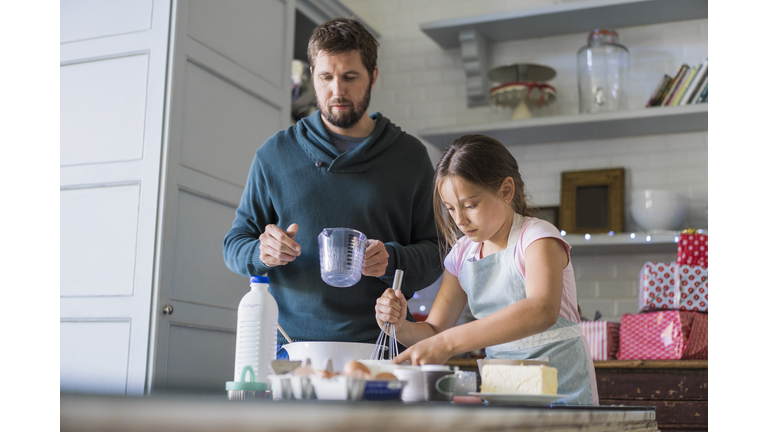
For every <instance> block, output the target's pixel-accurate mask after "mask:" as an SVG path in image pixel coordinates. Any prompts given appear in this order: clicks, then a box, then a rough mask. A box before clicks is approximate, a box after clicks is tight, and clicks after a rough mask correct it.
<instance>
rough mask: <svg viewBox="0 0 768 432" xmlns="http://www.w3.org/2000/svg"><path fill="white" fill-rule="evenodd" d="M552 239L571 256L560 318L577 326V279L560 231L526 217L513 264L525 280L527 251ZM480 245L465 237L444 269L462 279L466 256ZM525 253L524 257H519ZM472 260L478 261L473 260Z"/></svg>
mask: <svg viewBox="0 0 768 432" xmlns="http://www.w3.org/2000/svg"><path fill="white" fill-rule="evenodd" d="M547 237H552V238H555V239H557V240H560V241H561V242H562V244H563V246H564V247H565V252H566V253H567V254H568V265H567V266H566V267H565V269H563V296H562V298H561V300H560V316H561V317H563V318H565V319H567V320H570V321H573V322H575V323H578V322H579V321H580V317H579V311H578V305H577V303H576V278H575V277H574V275H573V265H572V264H571V245H569V244H568V243H566V242H565V240H563V238H562V237H561V236H560V231H558V230H557V228H555V226H554V225H552V224H551V223H549V222H547V221H545V220H542V219H537V218H533V217H527V216H526V217H524V218H523V224H522V226H521V228H520V237H519V238H518V239H517V244H516V245H515V253H514V261H515V262H514V264H515V267H516V268H517V270H518V271H519V272H520V274H521V275H522V276H523V278H525V250H526V249H527V248H528V246H529V245H530V244H531V243H533V242H535V241H536V240H539V239H542V238H547ZM476 245H477V243H475V242H473V241H472V240H470V239H469V238H468V237H462V238H460V239H459V241H458V242H456V244H455V245H454V246H453V248H452V249H451V251H450V252H449V253H448V255H447V256H446V257H445V269H446V270H448V272H449V273H451V274H452V275H454V276H456V277H457V278H458V277H459V273H460V272H461V267H462V265H463V264H464V262H465V261H466V260H467V259H469V258H470V257H468V256H467V255H468V254H469V253H471V251H474V250H476V248H475V247H474V246H476ZM520 251H523V253H520ZM472 259H477V257H473V258H472Z"/></svg>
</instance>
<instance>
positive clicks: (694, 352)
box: [616, 310, 709, 360]
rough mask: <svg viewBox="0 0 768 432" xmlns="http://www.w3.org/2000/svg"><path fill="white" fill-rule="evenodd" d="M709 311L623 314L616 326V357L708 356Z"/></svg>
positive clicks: (665, 357)
mask: <svg viewBox="0 0 768 432" xmlns="http://www.w3.org/2000/svg"><path fill="white" fill-rule="evenodd" d="M708 338H709V336H708V315H707V314H705V313H701V312H686V311H676V310H669V311H660V312H646V313H641V314H625V315H623V316H622V317H621V326H620V328H619V352H618V353H616V358H617V359H619V360H681V359H706V358H707V357H708V349H709V346H708Z"/></svg>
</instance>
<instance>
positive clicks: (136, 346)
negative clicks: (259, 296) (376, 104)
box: [60, 0, 296, 394]
mask: <svg viewBox="0 0 768 432" xmlns="http://www.w3.org/2000/svg"><path fill="white" fill-rule="evenodd" d="M295 10H296V3H295V1H294V0H262V1H259V2H208V1H201V0H190V1H187V0H179V1H171V0H158V1H154V2H153V1H149V0H146V1H133V0H132V1H122V2H93V1H86V0H63V1H62V2H61V46H60V49H61V178H60V187H61V251H60V252H61V269H62V270H61V294H60V295H61V301H60V319H61V330H60V332H61V333H60V338H61V352H60V359H61V361H60V365H61V366H60V367H61V384H60V385H61V391H62V392H68V391H76V392H98V393H117V394H143V393H145V392H150V391H162V390H166V389H167V390H180V389H194V390H213V391H223V389H224V383H225V382H226V381H228V380H231V379H232V377H233V373H234V369H233V368H234V340H235V323H236V308H237V304H238V302H239V300H240V298H241V297H242V295H243V294H245V293H246V292H247V290H248V289H249V287H248V281H247V280H246V279H245V278H243V277H241V276H238V275H236V274H234V273H232V272H231V271H229V269H227V267H226V266H225V264H224V261H223V257H222V242H223V238H224V234H225V233H226V232H227V230H228V229H229V228H230V227H231V224H232V220H233V219H234V215H235V208H236V207H237V205H238V203H239V200H240V195H241V193H242V190H243V187H244V185H245V181H246V177H247V174H248V170H249V168H250V163H251V160H252V159H253V155H254V153H255V151H256V149H257V148H258V146H259V145H261V143H263V142H264V140H265V139H267V138H268V137H269V136H271V135H272V134H274V133H275V132H276V131H278V130H280V129H283V128H285V127H287V126H288V125H289V124H290V88H291V81H290V63H291V60H292V57H293V37H294V16H295ZM267 59H268V61H266V60H267Z"/></svg>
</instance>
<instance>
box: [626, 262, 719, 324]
mask: <svg viewBox="0 0 768 432" xmlns="http://www.w3.org/2000/svg"><path fill="white" fill-rule="evenodd" d="M707 273H708V272H707V268H706V267H702V266H697V265H687V264H678V263H676V262H671V263H659V262H647V263H645V264H644V265H643V268H642V269H641V270H640V282H639V284H638V311H640V312H649V311H655V310H668V309H669V310H672V309H679V310H685V311H693V312H707V311H708V310H709V282H708V280H707Z"/></svg>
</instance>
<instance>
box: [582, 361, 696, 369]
mask: <svg viewBox="0 0 768 432" xmlns="http://www.w3.org/2000/svg"><path fill="white" fill-rule="evenodd" d="M594 364H595V369H707V368H709V360H595V361H594Z"/></svg>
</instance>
